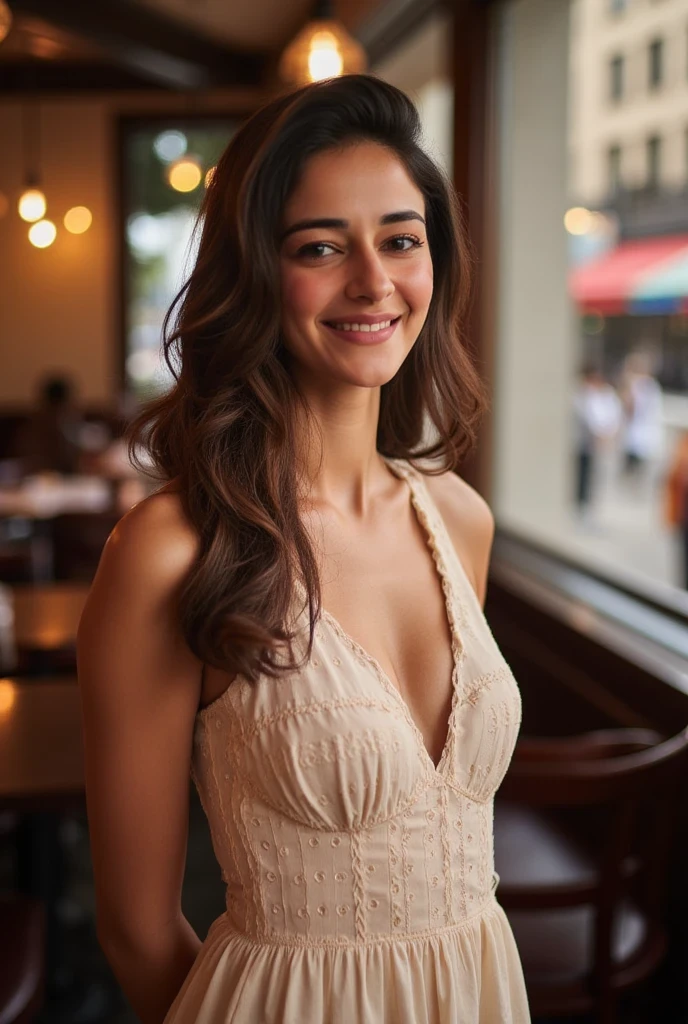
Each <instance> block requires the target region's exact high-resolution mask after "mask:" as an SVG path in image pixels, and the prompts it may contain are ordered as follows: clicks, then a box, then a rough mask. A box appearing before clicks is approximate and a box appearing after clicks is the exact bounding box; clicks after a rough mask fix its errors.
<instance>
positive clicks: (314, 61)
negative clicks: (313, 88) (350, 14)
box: [279, 0, 367, 85]
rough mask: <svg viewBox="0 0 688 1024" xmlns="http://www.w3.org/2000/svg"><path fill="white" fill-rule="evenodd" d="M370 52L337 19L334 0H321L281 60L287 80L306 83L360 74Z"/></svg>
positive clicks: (364, 67) (281, 73)
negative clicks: (333, 4) (367, 53)
mask: <svg viewBox="0 0 688 1024" xmlns="http://www.w3.org/2000/svg"><path fill="white" fill-rule="evenodd" d="M366 65H367V58H366V52H365V50H364V49H363V47H362V46H361V44H360V43H358V42H357V41H356V40H355V39H354V38H353V37H352V36H350V35H349V33H348V32H347V31H346V29H345V28H344V26H343V25H341V24H340V23H339V22H338V21H336V20H335V16H334V10H333V6H332V0H317V3H316V5H315V10H314V12H313V18H312V20H311V21H309V22H308V24H307V25H305V26H304V27H303V28H302V29H301V31H300V32H299V33H298V35H296V36H295V37H294V39H292V41H291V42H290V43H289V45H288V46H287V47H286V49H285V50H284V52H283V54H282V56H281V58H280V62H279V75H280V78H281V79H282V80H283V81H284V82H288V83H290V84H293V85H306V84H307V83H308V82H319V81H322V79H324V78H336V77H337V76H338V75H350V74H360V73H361V72H362V71H365V69H366Z"/></svg>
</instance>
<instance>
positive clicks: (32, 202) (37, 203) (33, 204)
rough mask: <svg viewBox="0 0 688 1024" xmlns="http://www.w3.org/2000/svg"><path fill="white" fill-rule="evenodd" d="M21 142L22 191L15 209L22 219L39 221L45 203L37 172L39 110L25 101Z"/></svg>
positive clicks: (43, 211)
mask: <svg viewBox="0 0 688 1024" xmlns="http://www.w3.org/2000/svg"><path fill="white" fill-rule="evenodd" d="M22 142H23V145H24V191H23V192H22V194H21V195H20V197H19V202H18V204H17V209H18V210H19V216H20V217H21V219H22V220H25V221H28V223H31V222H32V221H39V220H40V219H41V217H43V216H44V215H45V211H46V209H47V203H46V201H45V196H44V195H43V192H42V191H41V189H40V187H39V185H40V175H39V172H38V164H39V154H40V111H39V109H38V104H37V103H36V106H35V107H34V106H33V105H32V104H31V103H30V102H28V101H27V102H26V103H25V104H24V106H23V108H22Z"/></svg>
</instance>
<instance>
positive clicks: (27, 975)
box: [0, 896, 45, 1024]
mask: <svg viewBox="0 0 688 1024" xmlns="http://www.w3.org/2000/svg"><path fill="white" fill-rule="evenodd" d="M44 944H45V920H44V914H43V908H42V906H41V904H40V903H37V902H35V901H34V900H29V899H26V898H24V897H23V896H22V897H20V896H5V897H3V898H1V899H0V1024H30V1022H31V1021H32V1020H33V1019H34V1017H35V1016H36V1015H37V1013H38V1011H39V1010H40V1009H41V1007H42V1005H43V989H44V984H45V977H44Z"/></svg>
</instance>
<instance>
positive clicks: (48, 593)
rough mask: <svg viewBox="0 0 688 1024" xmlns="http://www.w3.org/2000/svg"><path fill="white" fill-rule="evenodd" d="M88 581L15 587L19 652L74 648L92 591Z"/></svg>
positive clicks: (15, 633) (15, 614) (16, 633)
mask: <svg viewBox="0 0 688 1024" xmlns="http://www.w3.org/2000/svg"><path fill="white" fill-rule="evenodd" d="M89 589H90V587H89V585H88V584H86V583H40V584H36V585H34V584H29V583H27V584H20V585H16V586H13V587H12V588H11V593H12V599H13V604H14V640H15V644H16V646H17V649H18V650H19V651H21V650H27V651H54V650H59V649H61V648H65V647H72V646H73V645H74V643H75V641H76V632H77V628H78V626H79V619H80V618H81V612H82V610H83V607H84V604H85V602H86V598H87V596H88V592H89Z"/></svg>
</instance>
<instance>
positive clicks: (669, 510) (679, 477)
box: [665, 430, 688, 590]
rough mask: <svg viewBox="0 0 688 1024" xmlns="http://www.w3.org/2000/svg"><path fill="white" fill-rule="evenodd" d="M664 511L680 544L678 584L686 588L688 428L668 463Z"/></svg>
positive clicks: (687, 574) (687, 562)
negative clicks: (679, 576)
mask: <svg viewBox="0 0 688 1024" xmlns="http://www.w3.org/2000/svg"><path fill="white" fill-rule="evenodd" d="M665 512H666V521H667V524H668V525H669V526H670V527H671V528H672V529H674V530H675V531H676V533H677V536H678V538H679V543H680V546H681V578H680V586H682V587H684V589H686V590H688V430H685V431H684V432H683V433H682V434H680V436H679V438H678V441H677V442H676V446H675V448H674V451H673V454H672V458H671V462H670V464H669V471H668V474H667V479H666V504H665Z"/></svg>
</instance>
